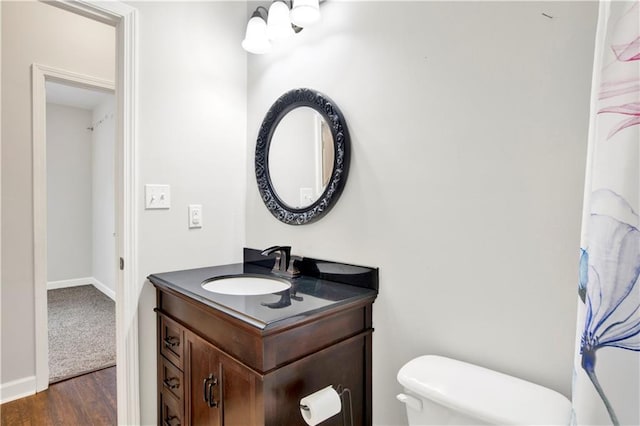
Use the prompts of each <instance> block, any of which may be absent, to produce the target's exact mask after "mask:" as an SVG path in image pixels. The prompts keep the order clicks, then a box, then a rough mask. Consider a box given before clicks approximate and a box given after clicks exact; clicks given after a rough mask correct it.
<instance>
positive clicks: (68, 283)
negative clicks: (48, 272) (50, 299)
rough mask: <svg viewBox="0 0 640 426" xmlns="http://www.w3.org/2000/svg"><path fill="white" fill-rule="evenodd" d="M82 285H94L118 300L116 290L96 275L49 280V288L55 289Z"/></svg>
mask: <svg viewBox="0 0 640 426" xmlns="http://www.w3.org/2000/svg"><path fill="white" fill-rule="evenodd" d="M81 285H92V286H94V287H95V288H97V289H98V290H100V291H101V292H102V293H104V294H105V295H106V296H107V297H109V298H110V299H111V300H114V301H115V300H116V292H115V291H114V290H111V289H110V288H109V287H107V286H106V285H104V284H103V283H101V282H100V281H98V280H97V279H95V278H94V277H86V278H75V279H72V280H61V281H49V282H47V290H55V289H58V288H67V287H78V286H81Z"/></svg>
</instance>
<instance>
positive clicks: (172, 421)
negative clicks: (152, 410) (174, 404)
mask: <svg viewBox="0 0 640 426" xmlns="http://www.w3.org/2000/svg"><path fill="white" fill-rule="evenodd" d="M164 424H165V426H180V419H179V418H178V416H168V417H166V418H165V419H164Z"/></svg>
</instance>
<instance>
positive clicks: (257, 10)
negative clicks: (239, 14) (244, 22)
mask: <svg viewBox="0 0 640 426" xmlns="http://www.w3.org/2000/svg"><path fill="white" fill-rule="evenodd" d="M261 9H262V10H264V15H263V14H262V13H260V10H261ZM267 16H269V11H268V10H267V9H266V8H265V7H264V6H258V7H256V10H254V11H253V13H252V14H251V17H252V18H256V17H257V18H262V19H264V20H265V22H266V21H267Z"/></svg>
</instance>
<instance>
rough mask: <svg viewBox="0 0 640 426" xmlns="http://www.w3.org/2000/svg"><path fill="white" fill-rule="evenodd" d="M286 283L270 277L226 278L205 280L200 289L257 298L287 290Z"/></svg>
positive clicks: (238, 276) (287, 284)
mask: <svg viewBox="0 0 640 426" xmlns="http://www.w3.org/2000/svg"><path fill="white" fill-rule="evenodd" d="M290 287H291V284H290V283H289V282H288V281H285V280H281V279H278V278H271V277H256V276H246V275H237V276H227V277H216V278H210V279H208V280H205V281H204V282H203V283H202V288H203V289H205V290H207V291H210V292H212V293H218V294H231V295H234V296H258V295H261V294H270V293H278V292H279V291H284V290H288V289H289V288H290Z"/></svg>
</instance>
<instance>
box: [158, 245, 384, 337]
mask: <svg viewBox="0 0 640 426" xmlns="http://www.w3.org/2000/svg"><path fill="white" fill-rule="evenodd" d="M246 250H247V249H245V259H246V257H247V256H246ZM248 250H250V249H248ZM271 262H273V261H271ZM261 263H262V264H257V263H252V262H246V260H245V263H236V264H231V265H222V266H212V267H207V268H199V269H190V270H184V271H174V272H165V273H158V274H152V275H150V276H149V277H148V278H149V281H151V283H153V284H154V285H155V286H156V287H159V288H166V289H170V290H173V291H176V292H178V293H180V294H183V295H185V296H188V297H190V298H192V299H195V300H197V301H199V302H201V303H203V304H205V305H207V306H210V307H212V308H214V309H217V310H219V311H221V312H224V313H226V314H228V315H231V316H233V317H235V318H238V319H241V320H243V321H245V322H247V323H249V324H251V325H253V326H255V327H257V328H260V329H263V330H266V329H269V328H273V327H276V326H278V325H282V324H284V323H293V322H296V321H298V320H301V319H304V318H306V317H308V316H310V315H313V314H316V313H319V312H322V311H326V310H328V309H332V308H336V307H339V306H341V305H344V304H348V303H352V302H356V301H359V300H364V299H368V298H371V299H374V298H375V297H376V295H377V293H378V292H377V276H378V273H377V272H378V270H377V269H376V268H367V267H357V266H352V265H343V264H340V263H334V262H323V261H315V260H313V259H304V262H303V263H304V265H303V268H301V269H303V270H304V271H305V272H306V273H305V272H303V275H301V276H299V277H297V278H293V279H286V280H287V281H289V282H290V283H291V288H290V289H288V290H285V291H282V292H278V293H274V294H265V295H256V296H253V295H252V296H244V295H240V296H236V295H227V294H218V293H213V292H210V291H207V290H205V289H204V288H202V282H203V281H205V280H207V279H210V278H213V277H221V276H228V275H240V274H243V275H246V274H249V275H257V276H269V277H275V275H274V274H272V272H271V268H269V267H265V266H264V262H261ZM325 265H326V266H328V267H326V266H325ZM318 266H320V268H318ZM323 267H324V268H323ZM349 268H351V269H352V270H356V271H358V274H353V273H351V274H349V273H348V271H349ZM318 269H326V270H329V271H330V272H331V274H323V273H320V272H319V271H318ZM336 270H337V271H339V272H345V270H346V272H347V274H344V273H342V274H337V275H336V274H335V271H336ZM362 271H366V274H368V275H366V274H365V275H363V274H362ZM348 275H351V276H352V277H355V280H354V284H355V285H352V283H349V284H347V283H345V282H350V280H351V278H350V277H349V276H348ZM327 276H329V277H330V278H333V279H326V277H327ZM363 276H365V277H372V278H366V279H365V280H364V281H365V285H363V284H362V281H363V279H362V277H363ZM345 277H346V278H345ZM358 277H360V281H358ZM278 278H280V277H278ZM339 281H342V282H339ZM369 281H370V282H369ZM368 287H369V288H368Z"/></svg>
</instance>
